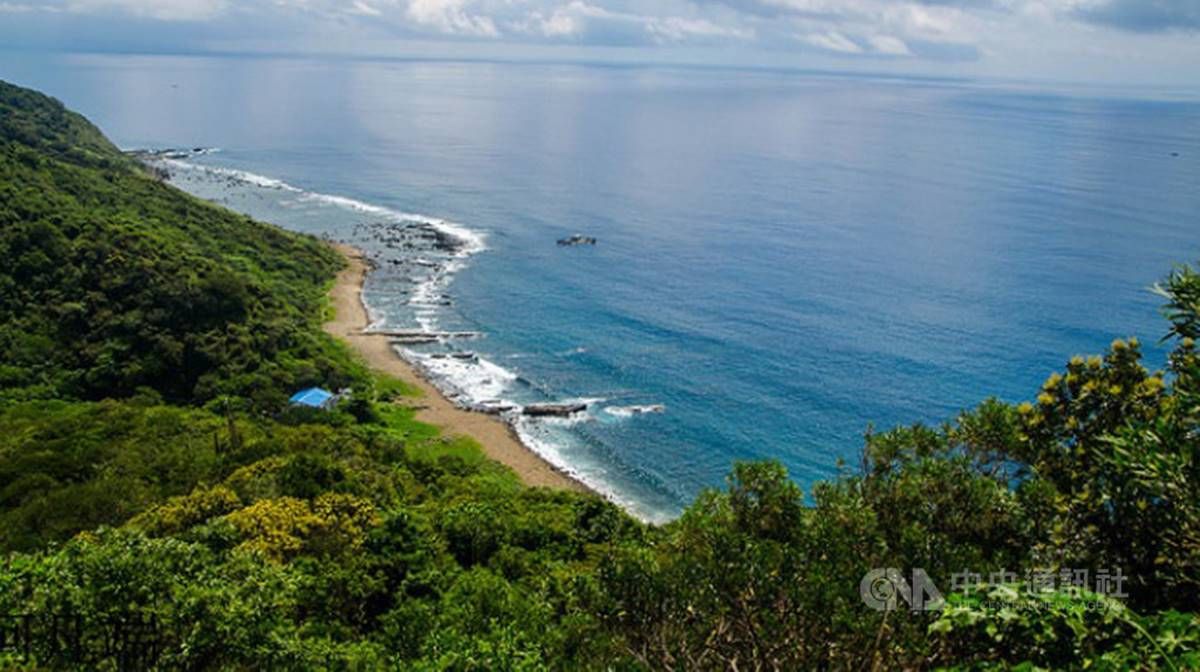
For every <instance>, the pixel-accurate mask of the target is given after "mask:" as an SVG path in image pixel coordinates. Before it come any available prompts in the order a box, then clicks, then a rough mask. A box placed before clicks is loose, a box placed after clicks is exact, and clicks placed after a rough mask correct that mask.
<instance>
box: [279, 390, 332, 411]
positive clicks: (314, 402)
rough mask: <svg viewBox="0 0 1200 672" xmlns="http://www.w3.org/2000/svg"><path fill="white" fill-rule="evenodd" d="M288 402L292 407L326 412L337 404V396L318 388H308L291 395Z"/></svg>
mask: <svg viewBox="0 0 1200 672" xmlns="http://www.w3.org/2000/svg"><path fill="white" fill-rule="evenodd" d="M288 401H289V403H291V405H293V406H307V407H309V408H320V409H326V410H328V409H330V408H332V407H333V405H334V404H336V403H337V395H335V394H334V393H332V392H330V391H329V390H323V389H321V388H319V387H310V388H308V389H306V390H300V391H299V392H297V393H295V394H293V395H292V398H291V399H289V400H288Z"/></svg>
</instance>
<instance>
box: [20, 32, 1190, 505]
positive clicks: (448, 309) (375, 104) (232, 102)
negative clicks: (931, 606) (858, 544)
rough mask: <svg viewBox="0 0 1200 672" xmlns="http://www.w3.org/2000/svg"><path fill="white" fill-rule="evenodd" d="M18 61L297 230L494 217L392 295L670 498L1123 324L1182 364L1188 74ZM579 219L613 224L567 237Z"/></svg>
mask: <svg viewBox="0 0 1200 672" xmlns="http://www.w3.org/2000/svg"><path fill="white" fill-rule="evenodd" d="M0 78H3V79H7V80H11V81H15V82H17V83H20V84H24V85H29V86H34V87H37V88H39V89H42V90H44V91H46V92H48V93H50V94H52V95H54V96H56V97H58V98H60V99H61V100H63V101H64V102H65V103H67V104H68V105H69V106H71V107H73V108H75V109H77V110H79V111H81V112H83V113H84V114H86V115H87V116H89V117H90V118H91V119H92V120H94V121H95V122H96V123H97V124H98V125H99V126H100V127H101V128H102V129H103V130H104V131H105V132H106V133H107V134H108V135H109V136H110V137H111V138H112V139H113V140H114V141H116V142H117V143H118V144H119V145H121V146H122V147H127V148H134V147H177V146H187V147H213V148H220V151H219V152H216V153H213V154H208V155H205V156H199V157H194V158H191V159H189V160H188V162H189V164H190V165H194V166H205V167H209V168H217V169H221V170H225V171H228V170H238V171H245V172H246V173H252V174H254V175H258V176H264V177H270V178H273V179H276V180H280V181H282V182H284V183H286V185H289V187H288V188H279V185H277V184H274V183H270V182H267V181H265V180H259V179H257V178H255V179H253V180H251V181H249V182H247V181H246V180H245V179H240V178H239V179H237V180H232V179H230V176H235V175H238V174H236V173H231V172H216V173H214V172H206V171H203V170H200V169H186V170H185V169H183V168H180V170H179V171H177V173H176V174H177V176H178V181H179V183H180V185H181V186H183V187H184V188H189V189H191V190H193V191H196V192H197V193H200V194H201V195H204V196H206V197H209V198H214V199H217V200H221V201H223V202H226V203H227V204H229V205H230V206H231V207H235V208H238V209H241V210H245V211H247V212H250V213H252V214H255V215H256V216H260V217H262V218H264V219H269V220H271V221H275V222H277V223H279V224H281V225H284V226H287V227H290V228H295V229H299V230H303V231H308V232H312V233H317V234H324V235H328V236H330V237H333V238H340V239H354V238H355V237H356V236H357V237H358V238H359V239H362V238H363V234H362V233H361V231H362V227H363V226H364V225H368V224H372V223H378V222H380V221H386V222H391V223H392V224H394V225H402V224H404V223H406V222H407V223H413V222H416V223H422V222H424V223H425V225H439V226H440V225H441V224H442V220H445V221H446V222H451V223H454V224H456V225H459V226H461V227H465V228H466V229H468V230H470V231H472V232H477V233H479V234H480V235H481V236H482V238H483V244H484V245H485V246H486V249H484V250H482V251H479V252H477V253H474V254H470V255H467V254H466V252H464V253H463V254H462V255H460V256H459V257H457V258H450V257H447V258H445V259H442V258H430V259H422V260H421V262H420V263H427V266H424V267H425V268H429V269H432V270H430V271H429V276H430V277H429V278H426V279H428V280H429V282H430V283H432V284H429V285H428V286H424V285H422V286H424V287H425V290H423V291H425V294H426V295H428V296H425V299H430V298H431V297H432V299H433V300H423V301H421V302H418V303H420V305H416V303H414V301H413V299H412V297H413V292H414V291H415V290H416V288H417V286H418V285H419V284H420V283H417V282H416V281H417V280H422V278H416V279H415V280H414V279H413V274H414V273H416V271H415V270H414V269H417V268H418V266H420V264H419V263H418V262H417V261H414V260H413V259H409V260H408V261H407V262H405V263H406V265H403V266H396V267H392V266H387V267H386V268H385V270H384V271H381V273H380V274H379V275H378V276H377V277H375V278H373V280H372V282H371V284H370V285H369V287H368V297H367V298H368V301H369V302H370V304H371V307H372V308H373V309H374V310H375V312H376V313H377V317H379V318H380V320H381V322H382V323H383V324H386V325H389V326H394V327H405V326H412V325H415V324H427V325H433V326H436V327H437V328H442V329H460V328H461V329H470V330H478V331H481V332H485V333H486V338H484V339H482V340H479V341H472V342H470V343H469V345H467V344H457V345H455V346H453V347H456V348H460V349H462V348H469V349H470V350H472V351H474V352H476V353H478V355H479V356H480V357H481V358H482V359H481V362H482V364H481V365H480V366H478V367H476V368H475V369H472V370H456V371H450V370H446V371H445V372H446V373H452V374H455V375H456V376H457V378H456V380H457V382H458V384H460V385H461V386H464V387H470V385H468V384H467V383H471V385H474V386H475V389H474V392H472V391H471V390H469V389H467V390H461V391H464V393H465V394H467V396H468V397H470V396H471V395H472V394H474V395H475V396H474V397H472V398H471V400H472V401H476V402H478V401H481V400H485V399H490V398H503V399H510V400H516V401H518V402H527V401H531V400H563V399H576V398H585V399H589V400H602V401H596V402H595V403H594V405H593V406H592V408H591V410H590V411H589V413H588V414H587V416H586V417H584V418H582V419H581V420H580V421H578V422H573V423H554V422H549V423H531V424H529V426H526V427H524V428H523V431H524V432H525V433H526V435H527V437H528V438H529V439H530V440H531V441H532V442H534V443H535V444H536V445H537V446H538V447H540V448H541V449H542V450H543V451H544V452H546V453H547V454H548V455H550V456H551V457H552V458H553V459H555V460H557V461H559V462H561V463H562V464H563V465H564V466H567V467H570V468H572V469H573V470H575V471H576V472H578V473H579V474H580V475H581V476H582V477H583V478H585V479H586V480H588V481H589V482H590V483H592V484H593V485H595V486H597V487H598V488H600V489H603V490H605V491H607V492H609V493H611V494H613V496H614V497H615V498H617V499H618V500H619V501H622V502H623V503H625V504H626V505H627V506H629V507H630V508H631V509H632V510H634V511H635V512H637V513H639V514H640V515H643V516H645V517H647V518H653V519H661V518H663V517H669V516H670V515H673V514H675V513H677V512H678V511H679V509H680V508H681V507H682V506H684V505H685V504H686V503H687V502H688V501H690V499H691V498H692V497H694V496H695V495H696V493H697V492H698V491H699V490H700V489H701V488H703V487H706V486H719V485H720V484H721V483H722V478H723V476H724V475H725V474H726V473H727V471H728V470H729V468H730V466H731V463H732V462H733V461H734V460H738V459H752V458H775V459H779V460H781V461H783V462H784V463H785V464H786V465H787V466H788V467H789V469H790V470H791V473H792V474H793V476H794V477H795V478H796V479H797V481H799V482H800V483H801V484H802V485H804V486H809V485H810V484H811V483H812V482H813V481H815V480H818V479H821V478H825V477H829V476H830V475H832V474H834V473H836V469H837V462H838V460H839V459H844V460H847V461H848V462H849V463H850V464H855V463H856V462H857V459H858V455H859V450H860V447H861V435H862V433H863V431H864V430H865V429H866V428H867V426H868V424H869V423H874V425H875V426H876V427H887V426H891V425H895V424H899V423H909V422H914V421H940V420H943V419H947V418H949V417H951V416H953V415H954V414H955V413H956V412H958V411H959V410H960V409H963V408H966V407H970V406H972V405H974V404H975V403H977V402H978V401H979V400H981V399H982V398H984V397H986V396H989V395H996V396H998V397H1000V398H1002V399H1006V400H1012V401H1017V400H1022V399H1027V398H1030V397H1032V396H1033V395H1034V392H1035V390H1036V388H1037V386H1038V385H1039V384H1040V383H1041V381H1042V380H1043V379H1044V378H1045V377H1046V376H1047V375H1048V374H1049V373H1051V372H1052V371H1054V370H1056V369H1057V368H1059V367H1061V366H1062V365H1063V363H1064V362H1065V361H1066V360H1067V359H1068V358H1069V357H1070V356H1071V355H1073V354H1077V353H1095V352H1099V351H1101V350H1102V349H1103V348H1105V347H1106V346H1107V344H1108V343H1109V342H1110V341H1111V340H1112V339H1114V338H1117V337H1124V336H1128V335H1138V336H1140V337H1141V338H1142V341H1143V343H1146V344H1147V346H1148V347H1147V359H1148V361H1149V363H1150V365H1151V366H1153V367H1157V366H1161V364H1162V362H1163V357H1164V356H1163V352H1162V350H1161V349H1160V347H1159V346H1157V345H1156V342H1157V340H1158V339H1159V338H1160V337H1161V336H1162V335H1163V334H1164V331H1165V328H1164V322H1163V321H1162V320H1161V318H1160V317H1159V316H1158V312H1157V304H1158V301H1157V299H1156V297H1155V296H1153V295H1152V294H1151V293H1150V291H1149V290H1148V288H1149V287H1150V286H1151V284H1152V283H1153V282H1154V281H1155V280H1156V279H1158V278H1160V277H1161V276H1162V275H1163V274H1165V273H1166V272H1167V271H1168V270H1169V269H1170V267H1171V265H1172V264H1174V263H1178V262H1185V261H1189V260H1196V259H1197V258H1200V103H1198V102H1197V101H1198V100H1200V98H1197V97H1195V96H1193V95H1192V94H1189V93H1187V92H1184V93H1183V94H1179V93H1178V92H1174V93H1171V94H1170V95H1166V94H1164V93H1162V92H1151V91H1140V90H1130V91H1118V90H1089V89H1081V88H1066V87H1062V88H1055V87H1048V86H1042V87H1028V86H1017V85H1013V84H1006V83H995V82H990V83H989V82H971V81H939V80H919V79H912V80H908V79H901V78H894V77H889V78H873V77H864V76H853V77H851V76H846V77H841V76H835V75H829V74H819V73H803V72H775V71H750V70H729V69H725V70H722V69H699V68H664V67H603V66H589V65H551V64H502V63H459V62H417V61H384V60H380V61H362V60H354V61H351V60H332V61H318V60H299V59H260V58H255V59H250V58H198V57H153V56H112V55H107V56H84V55H72V56H49V55H37V54H28V53H23V54H18V53H0ZM242 177H243V178H244V177H246V176H245V175H242ZM208 178H213V179H208ZM320 195H323V196H320ZM329 197H338V198H329ZM339 199H353V200H339ZM397 213H410V214H411V215H419V216H421V217H408V216H404V215H400V214H397ZM355 227H358V228H357V229H356V228H355ZM573 233H583V234H586V235H591V236H595V237H597V238H598V239H599V243H598V244H597V245H596V246H595V247H575V248H560V247H558V246H557V245H555V240H556V239H558V238H560V237H563V236H566V235H570V234H573ZM358 242H360V243H362V244H365V245H367V246H370V244H371V243H370V241H367V240H359V241H358ZM376 251H377V253H379V254H381V255H386V254H387V251H386V250H382V249H377V250H376ZM467 251H468V252H469V251H470V250H467ZM410 262H411V263H410ZM406 283H407V284H406ZM414 283H415V284H414ZM405 292H407V293H405ZM447 303H448V304H449V305H443V304H447ZM432 350H437V348H433V349H432ZM430 352H431V349H429V348H425V349H424V350H422V349H421V348H414V349H413V352H412V353H411V354H412V355H413V356H416V357H428V355H429V354H430ZM425 361H426V363H427V364H429V365H431V366H432V365H435V364H438V362H441V363H442V364H444V363H445V362H446V361H448V360H438V361H435V360H432V359H426V360H425ZM454 361H456V362H457V361H458V360H454ZM484 365H486V366H484ZM446 366H449V365H446ZM464 366H465V365H464ZM461 368H462V367H460V369H461ZM451 382H453V381H451ZM652 404H661V405H663V406H664V407H665V410H664V412H662V413H647V414H640V415H630V414H628V413H626V412H624V409H627V407H630V406H637V405H652Z"/></svg>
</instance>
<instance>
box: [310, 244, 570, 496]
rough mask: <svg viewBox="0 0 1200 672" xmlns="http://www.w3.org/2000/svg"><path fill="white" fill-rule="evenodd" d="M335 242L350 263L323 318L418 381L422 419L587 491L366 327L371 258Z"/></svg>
mask: <svg viewBox="0 0 1200 672" xmlns="http://www.w3.org/2000/svg"><path fill="white" fill-rule="evenodd" d="M334 247H335V248H336V249H337V250H338V251H339V252H341V253H342V254H343V255H344V256H345V257H346V260H347V262H348V266H347V267H346V269H345V270H343V271H342V272H341V273H339V274H338V277H337V281H336V282H335V284H334V286H333V290H332V292H331V293H330V297H331V299H332V300H333V305H334V309H335V311H336V317H335V318H334V319H333V321H331V322H327V323H326V324H325V331H326V332H328V333H329V334H331V335H332V336H334V337H336V338H340V339H342V340H344V341H345V342H346V343H348V344H349V345H350V346H351V347H352V348H353V349H354V350H355V352H357V353H358V354H359V355H360V356H362V358H363V359H364V360H365V361H366V362H367V364H368V365H370V366H371V368H373V369H375V370H376V371H378V372H380V373H384V374H387V375H389V376H394V377H396V378H399V379H401V380H403V381H405V382H407V383H410V384H412V385H414V386H416V387H418V388H419V389H420V390H421V392H422V393H423V396H422V397H421V398H420V399H419V400H416V401H415V402H414V403H415V404H416V406H417V408H418V411H417V419H418V420H421V421H422V422H427V423H429V424H431V425H436V426H438V427H440V428H442V431H444V432H445V433H446V434H449V435H453V436H458V435H462V436H469V437H471V438H473V439H475V440H476V441H477V442H479V445H480V446H482V447H483V451H484V453H486V454H487V456H488V457H490V458H491V459H493V460H495V461H497V462H500V463H501V464H504V465H506V466H508V467H509V468H510V469H512V470H513V471H514V472H516V474H517V476H519V477H520V478H521V480H522V481H523V482H524V483H525V484H527V485H531V486H541V487H548V488H557V489H562V490H576V491H581V492H588V491H589V489H588V488H587V487H586V486H584V485H583V484H582V483H580V482H578V481H576V480H575V479H573V478H571V477H570V476H567V475H566V474H564V473H563V472H562V471H559V470H558V469H557V468H555V467H554V465H552V464H550V463H549V462H547V461H546V460H544V459H542V457H541V456H539V455H538V454H537V453H535V452H533V451H532V450H529V449H528V448H526V447H525V445H524V444H522V443H521V441H520V440H519V439H518V438H517V437H516V435H515V434H514V433H513V431H512V428H511V427H509V426H508V424H506V423H505V422H504V421H503V420H501V419H500V418H497V417H495V416H491V415H487V414H485V413H476V412H473V411H468V410H464V409H462V408H459V407H457V406H455V405H454V404H453V403H451V402H450V401H449V400H448V399H446V398H445V397H444V396H442V394H441V392H439V391H438V389H437V388H436V387H434V386H433V385H432V384H431V383H430V382H429V381H428V380H425V378H424V377H422V376H421V375H420V374H419V373H418V372H417V370H416V369H415V368H414V367H413V366H412V365H410V364H409V363H408V362H406V361H404V360H403V359H401V358H400V356H399V355H398V354H396V352H395V351H394V350H393V349H392V346H391V344H390V343H389V342H388V337H387V336H383V335H381V334H364V333H362V330H363V329H364V328H365V327H366V326H367V325H368V324H369V317H368V315H367V311H366V308H365V307H364V306H363V303H362V287H363V281H364V280H365V279H366V274H367V264H366V262H365V261H364V259H363V257H362V255H361V254H360V253H359V252H358V250H356V249H354V248H352V247H349V246H346V245H334Z"/></svg>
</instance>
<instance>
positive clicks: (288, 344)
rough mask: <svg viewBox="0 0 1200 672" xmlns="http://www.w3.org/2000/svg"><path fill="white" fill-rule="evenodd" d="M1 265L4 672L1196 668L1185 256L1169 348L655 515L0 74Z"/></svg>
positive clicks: (758, 471)
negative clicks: (569, 475) (835, 463)
mask: <svg viewBox="0 0 1200 672" xmlns="http://www.w3.org/2000/svg"><path fill="white" fill-rule="evenodd" d="M0 259H3V260H4V263H3V265H2V266H0V553H3V554H4V558H3V561H2V562H0V616H2V617H3V618H0V631H2V634H3V636H2V637H0V669H20V670H25V669H30V670H32V669H70V670H94V669H161V670H175V669H189V670H258V669H280V670H331V669H334V670H343V669H344V670H358V669H361V670H376V669H415V670H481V671H482V670H693V669H694V670H730V669H739V670H749V669H753V670H807V669H832V670H882V669H971V670H1009V669H1019V670H1034V669H1100V670H1121V669H1146V670H1155V669H1161V670H1185V669H1200V619H1198V618H1197V616H1196V612H1197V610H1198V609H1200V355H1198V353H1197V351H1196V345H1195V339H1197V338H1200V274H1198V273H1196V272H1195V271H1194V270H1193V269H1191V268H1190V267H1180V268H1179V269H1176V270H1175V271H1173V272H1171V273H1170V275H1168V276H1167V277H1166V278H1165V279H1164V281H1163V284H1162V287H1161V293H1162V295H1163V300H1164V303H1165V306H1166V310H1165V314H1166V317H1167V320H1168V322H1167V326H1166V328H1167V329H1169V331H1168V336H1167V340H1168V342H1169V343H1170V347H1171V348H1172V351H1171V352H1172V354H1171V358H1170V364H1169V370H1167V371H1163V372H1150V371H1147V370H1146V369H1145V368H1144V367H1143V366H1142V364H1141V355H1140V346H1139V344H1138V342H1137V341H1136V339H1128V340H1121V341H1116V342H1114V343H1113V345H1112V347H1111V348H1110V350H1109V351H1108V352H1106V353H1104V354H1103V355H1102V356H1093V357H1074V358H1071V359H1070V360H1069V361H1067V363H1066V364H1065V366H1064V370H1063V371H1062V372H1061V373H1056V374H1054V375H1052V376H1051V377H1050V378H1049V379H1048V380H1047V381H1046V383H1045V385H1044V386H1043V387H1042V388H1041V389H1040V390H1031V397H1032V398H1031V401H1029V402H1028V403H1024V404H1020V405H1010V404H1007V403H1003V402H1000V401H996V400H988V401H985V402H983V403H982V404H980V405H979V406H978V407H977V408H975V409H972V410H970V411H966V412H964V413H963V414H962V415H960V416H959V417H958V418H955V419H953V420H952V421H950V422H947V423H946V424H944V425H942V426H936V427H931V426H924V425H914V426H911V427H901V428H896V429H893V430H889V431H884V432H871V433H869V434H868V435H867V437H866V439H865V445H864V447H863V456H862V461H861V465H860V466H857V467H856V468H853V469H851V468H849V467H847V468H845V470H844V472H843V474H842V475H841V476H839V477H838V478H836V479H833V480H831V481H829V482H825V483H820V484H817V485H816V486H815V487H814V489H813V491H812V492H811V493H807V494H806V493H802V492H801V491H800V489H799V488H798V487H797V486H796V485H795V483H793V482H792V481H791V480H790V479H789V478H788V476H787V474H786V472H785V471H784V470H783V468H782V467H780V466H779V465H777V464H773V463H747V464H737V465H731V466H732V470H731V474H730V476H729V478H728V482H727V484H726V487H724V488H721V489H714V490H710V491H707V492H705V493H703V494H702V495H701V496H700V497H699V498H698V499H697V500H696V501H695V502H694V503H693V504H692V505H691V506H690V507H689V508H688V509H687V510H686V511H685V512H684V514H683V516H682V517H681V518H680V519H679V520H677V521H675V522H673V523H671V524H669V525H666V526H663V527H653V526H647V525H644V524H642V523H640V522H638V521H636V520H634V519H632V518H630V517H629V516H628V515H626V514H625V513H623V512H622V511H621V510H620V509H618V508H617V507H615V506H613V505H612V504H609V503H607V502H605V501H603V500H602V499H600V498H598V497H595V496H589V495H581V494H576V493H566V492H553V491H547V490H542V489H534V488H526V487H523V486H522V485H521V484H520V482H519V481H518V480H517V478H516V477H515V475H514V474H512V473H511V472H509V471H508V470H507V469H505V468H503V467H502V466H500V465H498V464H495V463H492V462H490V461H488V460H486V459H485V458H484V457H483V454H482V452H481V451H480V450H479V448H478V446H476V445H474V444H472V443H471V442H470V441H465V440H461V439H448V438H446V437H443V436H441V435H440V434H439V433H438V431H437V430H436V429H435V428H433V427H429V426H427V425H423V424H421V423H419V422H416V421H415V419H414V414H415V410H414V408H413V406H414V403H413V401H414V400H413V399H412V398H411V397H409V396H408V395H409V394H411V391H410V390H408V389H407V388H406V387H405V386H403V385H401V384H400V383H398V382H396V381H391V380H387V379H383V378H379V377H375V376H373V375H371V374H370V372H368V371H367V370H366V369H365V368H364V367H363V365H362V364H361V363H359V362H357V361H355V360H354V358H353V357H352V356H351V355H350V354H349V353H348V351H347V350H346V349H345V348H344V347H342V346H341V345H340V344H338V343H336V342H334V341H333V340H332V339H330V338H329V337H328V336H326V335H325V334H324V333H323V332H322V331H321V329H320V323H321V320H322V316H323V315H324V314H325V312H326V311H327V309H328V308H327V304H326V301H325V298H324V294H325V291H326V289H327V288H328V286H329V283H330V281H331V280H332V278H333V277H334V274H335V272H336V271H337V269H338V268H339V267H340V263H341V262H340V259H339V257H338V256H337V255H336V254H334V253H333V252H332V251H331V250H329V249H328V248H326V247H325V246H324V245H323V244H321V243H319V242H318V241H315V240H313V239H310V238H306V237H303V236H298V235H295V234H291V233H287V232H284V231H282V230H280V229H277V228H275V227H273V226H270V225H266V224H262V223H258V222H254V221H251V220H249V219H247V218H245V217H240V216H237V215H234V214H232V213H229V212H227V211H225V210H222V209H220V208H217V207H215V206H212V205H209V204H207V203H204V202H201V201H198V200H197V199H194V198H192V197H190V196H187V195H185V194H183V193H181V192H179V191H177V190H175V189H173V188H171V187H170V186H167V185H164V184H162V183H160V182H159V181H157V180H156V179H155V178H154V177H153V176H151V175H149V174H146V173H145V172H143V171H142V169H141V168H140V167H139V166H138V165H137V164H135V163H133V162H132V161H130V160H128V159H127V158H126V157H124V156H123V155H121V154H120V152H118V151H117V150H116V149H115V148H114V147H113V146H112V145H111V144H110V143H109V142H108V141H107V140H105V139H104V138H103V136H102V135H101V134H100V133H99V131H97V130H96V129H95V128H94V127H93V126H91V125H90V124H89V123H88V122H87V121H86V120H84V119H83V118H82V117H80V116H78V115H75V114H73V113H71V112H68V111H66V110H65V109H64V108H63V107H62V106H61V105H60V104H58V103H57V102H56V101H54V100H52V99H50V98H47V97H44V96H42V95H40V94H37V93H34V92H31V91H27V90H24V89H20V88H17V87H14V86H10V85H7V84H3V83H0ZM1068 354H1069V353H1064V355H1068ZM1065 359H1066V357H1065V356H1064V360H1065ZM314 383H316V384H321V385H324V386H326V387H340V386H343V385H347V386H351V387H353V388H354V394H353V395H352V396H351V398H349V399H348V400H346V401H344V402H343V403H342V404H341V405H340V406H339V407H338V408H336V409H334V410H332V411H328V412H325V411H312V410H299V409H288V408H286V395H288V394H289V393H290V392H291V391H293V390H294V389H296V388H297V387H300V386H303V385H308V384H314ZM1081 572H1084V574H1082V575H1081ZM922 576H927V577H929V580H930V581H931V582H932V584H929V585H927V586H926V588H932V590H918V591H917V595H916V597H917V598H918V599H919V598H920V597H921V596H926V597H929V598H930V599H931V604H930V605H929V606H931V607H932V608H930V609H917V610H910V609H909V607H910V602H909V599H908V598H911V597H913V596H912V595H909V594H906V593H905V592H904V584H905V583H906V582H913V581H917V580H919V579H920V577H922ZM1101 576H1103V577H1105V580H1104V581H1100V580H1099V579H1100V577H1101ZM901 578H902V579H903V582H902V581H901ZM938 595H940V596H941V597H943V598H944V599H938ZM14 623H15V624H19V627H16V628H10V627H9V624H14ZM14 637H15V639H14Z"/></svg>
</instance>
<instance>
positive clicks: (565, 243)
mask: <svg viewBox="0 0 1200 672" xmlns="http://www.w3.org/2000/svg"><path fill="white" fill-rule="evenodd" d="M558 244H559V245H561V246H562V247H570V246H574V245H595V244H596V239H595V238H593V237H591V236H584V235H580V234H578V233H577V234H575V235H573V236H570V237H568V238H559V239H558Z"/></svg>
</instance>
